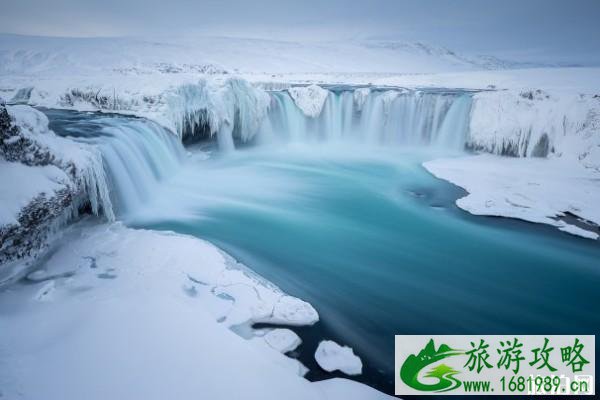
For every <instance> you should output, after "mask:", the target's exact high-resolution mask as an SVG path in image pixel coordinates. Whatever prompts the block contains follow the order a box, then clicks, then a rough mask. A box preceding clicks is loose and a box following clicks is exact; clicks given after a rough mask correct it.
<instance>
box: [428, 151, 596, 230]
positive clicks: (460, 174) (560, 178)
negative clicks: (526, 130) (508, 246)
mask: <svg viewBox="0 0 600 400" xmlns="http://www.w3.org/2000/svg"><path fill="white" fill-rule="evenodd" d="M423 165H424V166H425V168H426V169H427V170H428V171H429V172H431V173H432V174H433V175H435V176H436V177H438V178H440V179H445V180H447V181H450V182H452V183H454V184H456V185H458V186H460V187H462V188H464V189H465V190H466V191H468V192H469V194H468V195H467V196H466V197H463V198H461V199H459V200H457V201H456V204H457V205H458V206H459V207H460V208H462V209H463V210H465V211H468V212H470V213H471V214H475V215H493V216H502V217H510V218H518V219H522V220H525V221H530V222H536V223H543V224H548V225H552V226H556V227H557V228H558V229H560V230H562V231H565V232H568V233H571V234H576V235H579V236H582V237H587V238H590V239H597V238H598V233H599V231H598V228H597V227H594V226H591V225H589V224H585V223H583V222H584V221H581V222H582V223H583V224H582V226H585V228H581V227H578V226H575V225H573V224H571V223H568V222H566V221H565V220H563V219H561V218H563V217H565V214H566V213H570V214H573V215H575V216H577V217H579V218H581V219H583V220H587V221H590V222H592V223H593V224H596V225H600V207H598V205H599V204H600V190H599V186H598V181H599V179H600V172H598V171H596V170H594V169H589V168H585V167H583V166H582V165H579V164H577V163H574V162H571V161H570V160H565V159H560V158H553V159H534V158H507V157H499V156H494V155H489V154H484V155H478V156H470V157H461V158H449V159H439V160H434V161H428V162H426V163H424V164H423Z"/></svg>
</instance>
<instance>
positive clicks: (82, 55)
mask: <svg viewBox="0 0 600 400" xmlns="http://www.w3.org/2000/svg"><path fill="white" fill-rule="evenodd" d="M0 52H1V54H2V62H1V63H0V73H4V74H10V73H12V74H15V73H26V74H34V73H43V74H46V75H48V74H53V73H56V72H57V71H59V72H63V71H64V72H66V73H73V72H76V73H80V72H82V71H83V72H85V73H87V74H94V73H97V72H98V70H109V71H118V72H121V73H124V74H133V73H139V74H143V73H149V72H154V71H160V72H161V73H162V74H164V75H169V74H170V75H173V74H180V73H186V72H189V71H193V72H198V71H206V72H211V73H214V72H217V73H219V72H221V71H223V70H228V71H230V72H231V71H239V72H257V71H259V72H263V71H268V72H270V73H284V72H324V71H344V72H390V71H396V72H417V71H420V72H436V71H468V70H474V69H486V68H489V67H492V68H494V67H496V66H504V64H502V63H501V62H497V63H495V64H494V63H493V62H492V63H490V60H489V59H488V60H481V59H480V58H477V57H469V56H463V55H459V54H457V53H455V52H452V51H450V50H449V49H445V48H443V47H440V46H435V45H432V44H426V43H423V42H408V41H399V40H397V41H390V40H388V41H383V40H344V41H304V42H297V41H285V40H265V39H254V38H235V37H214V36H212V37H211V36H193V35H188V36H186V37H174V36H172V37H169V38H165V37H162V38H155V39H148V40H143V39H132V38H88V39H85V38H57V37H33V36H19V35H8V34H2V35H0ZM482 61H484V62H482ZM498 61H500V60H498Z"/></svg>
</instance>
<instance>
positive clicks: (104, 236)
mask: <svg viewBox="0 0 600 400" xmlns="http://www.w3.org/2000/svg"><path fill="white" fill-rule="evenodd" d="M317 318H318V316H317V313H316V312H315V310H314V309H313V308H312V307H311V306H310V305H309V304H307V303H305V302H303V301H301V300H299V299H296V298H293V297H290V296H287V295H286V294H284V293H282V292H281V291H280V290H279V289H277V288H276V287H274V286H273V285H271V284H269V283H268V282H265V281H263V280H262V279H260V278H258V277H257V276H256V275H254V274H253V273H251V272H250V271H249V270H247V269H246V268H244V267H243V266H241V265H239V264H237V263H236V262H235V261H234V260H232V259H231V258H230V257H228V256H227V255H225V254H223V253H222V252H221V251H219V250H218V249H217V248H215V247H214V246H212V245H210V244H209V243H207V242H204V241H201V240H198V239H195V238H191V237H186V236H181V235H176V234H170V233H158V232H152V231H144V230H132V229H128V228H125V227H123V226H122V225H120V224H112V225H103V224H101V225H98V224H96V223H94V224H91V223H89V222H83V223H80V224H78V225H76V226H74V227H71V228H70V229H69V230H68V231H67V232H66V233H65V235H64V241H63V242H62V245H59V246H58V247H57V248H56V249H54V251H53V252H52V253H51V255H50V256H49V258H48V260H47V261H46V262H45V263H44V265H43V267H42V269H39V270H37V271H34V272H32V273H30V274H29V276H28V280H27V281H26V282H24V283H22V284H17V285H13V286H11V287H8V288H5V289H4V290H3V291H2V292H0V336H1V337H2V339H1V340H0V352H1V353H2V358H1V361H0V364H2V366H1V368H0V387H1V388H2V389H1V390H2V395H3V397H6V398H10V399H13V398H23V399H41V398H46V399H58V398H60V399H81V398H87V399H91V398H98V399H106V398H114V399H121V398H122V399H124V398H144V399H159V398H166V397H170V398H193V397H198V396H200V397H203V398H230V399H233V398H247V399H259V398H260V399H280V398H290V399H342V398H346V397H344V393H355V395H354V396H353V398H365V399H370V398H373V399H375V398H387V396H385V395H383V394H381V393H379V392H376V391H375V390H373V389H370V388H368V387H365V386H362V385H360V384H357V383H355V382H351V381H347V380H344V379H335V380H332V381H326V382H321V383H316V384H315V383H310V382H308V381H306V380H305V379H304V378H302V377H301V376H299V375H300V374H302V373H303V372H304V369H303V368H301V366H300V365H299V362H298V361H296V360H293V359H290V358H287V357H285V356H284V355H282V354H281V352H280V350H282V348H280V347H282V346H283V347H285V346H293V344H292V343H291V342H289V341H288V340H287V339H286V336H287V337H288V338H289V335H282V336H280V337H279V339H274V340H273V335H274V334H273V333H271V334H270V335H268V336H267V337H268V338H269V339H268V340H262V338H256V339H254V340H246V339H244V338H242V337H241V336H239V335H236V334H235V333H234V331H239V332H240V334H244V335H252V331H251V330H250V329H249V327H248V323H249V322H256V321H262V322H270V323H278V324H284V325H303V324H311V323H313V322H315V321H316V320H317ZM132 321H135V323H132ZM229 328H232V329H229ZM272 332H277V331H272ZM293 341H294V340H292V342H293ZM284 342H285V343H284ZM274 343H279V344H276V345H275V346H274V347H278V349H274V348H273V347H272V346H273V344H274ZM284 344H285V346H284ZM358 393H360V395H358Z"/></svg>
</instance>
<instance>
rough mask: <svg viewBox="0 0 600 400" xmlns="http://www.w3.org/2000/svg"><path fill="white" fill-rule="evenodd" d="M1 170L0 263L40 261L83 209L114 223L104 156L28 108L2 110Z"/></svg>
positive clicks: (12, 107) (0, 120)
mask: <svg viewBox="0 0 600 400" xmlns="http://www.w3.org/2000/svg"><path fill="white" fill-rule="evenodd" d="M0 165H1V166H2V171H0V184H1V185H2V187H3V188H4V189H3V190H2V194H1V195H0V204H1V209H2V211H0V264H3V263H7V262H9V261H14V260H16V259H21V258H35V257H36V256H37V255H39V251H40V250H41V249H42V248H44V247H45V246H46V244H47V240H48V238H49V236H51V235H52V234H53V233H55V232H56V231H57V230H58V229H59V228H61V227H62V226H64V225H65V224H66V223H67V222H68V221H69V220H71V219H72V218H74V217H75V216H77V214H78V212H79V210H80V209H81V208H82V207H85V206H89V207H90V208H91V211H92V212H93V213H94V214H96V215H100V214H102V215H104V216H106V218H107V219H108V220H113V219H114V213H113V211H112V204H111V201H110V196H109V191H108V183H107V178H106V176H105V173H104V168H103V165H102V158H101V155H100V153H99V152H98V151H97V150H95V149H93V148H91V147H87V146H85V145H82V144H77V143H74V142H72V141H69V140H67V139H64V138H60V137H58V136H56V135H55V134H54V133H53V132H52V131H50V130H49V129H48V119H47V118H46V116H45V115H44V114H42V113H40V112H39V111H36V110H35V109H33V108H31V107H29V106H10V107H6V108H5V107H4V106H1V107H0Z"/></svg>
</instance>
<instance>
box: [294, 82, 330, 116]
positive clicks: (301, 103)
mask: <svg viewBox="0 0 600 400" xmlns="http://www.w3.org/2000/svg"><path fill="white" fill-rule="evenodd" d="M287 91H288V93H289V94H290V96H291V97H292V99H293V100H294V103H296V106H298V108H299V109H300V110H302V112H303V113H304V115H306V116H307V117H312V118H316V117H318V116H319V115H320V114H321V111H322V110H323V106H324V105H325V100H327V96H328V95H329V91H327V90H325V89H323V88H322V87H320V86H317V85H310V86H295V87H291V88H289V89H288V90H287Z"/></svg>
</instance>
